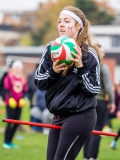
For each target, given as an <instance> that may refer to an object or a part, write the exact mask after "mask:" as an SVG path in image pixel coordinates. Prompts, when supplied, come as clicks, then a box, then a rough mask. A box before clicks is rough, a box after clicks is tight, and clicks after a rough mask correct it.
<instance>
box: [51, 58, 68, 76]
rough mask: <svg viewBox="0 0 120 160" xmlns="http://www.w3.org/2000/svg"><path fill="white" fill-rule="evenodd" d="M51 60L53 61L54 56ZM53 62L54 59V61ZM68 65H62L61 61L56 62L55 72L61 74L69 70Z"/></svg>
mask: <svg viewBox="0 0 120 160" xmlns="http://www.w3.org/2000/svg"><path fill="white" fill-rule="evenodd" d="M51 59H52V56H51ZM52 61H53V59H52ZM67 69H68V68H67V65H66V64H65V63H62V64H59V60H56V61H53V70H54V71H55V72H56V73H60V72H61V71H63V70H67Z"/></svg>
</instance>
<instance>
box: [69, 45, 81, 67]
mask: <svg viewBox="0 0 120 160" xmlns="http://www.w3.org/2000/svg"><path fill="white" fill-rule="evenodd" d="M74 49H75V50H76V52H77V54H75V53H71V54H73V55H74V56H75V58H69V60H71V61H73V62H74V64H75V66H76V67H77V68H81V67H82V66H83V63H82V52H81V48H80V47H79V46H78V45H77V44H76V47H74Z"/></svg>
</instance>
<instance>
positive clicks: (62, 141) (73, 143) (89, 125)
mask: <svg viewBox="0 0 120 160" xmlns="http://www.w3.org/2000/svg"><path fill="white" fill-rule="evenodd" d="M59 121H60V120H59ZM54 124H55V123H54ZM95 124H96V111H95V109H90V110H88V111H85V112H81V113H78V114H76V115H72V116H69V117H68V118H66V119H65V120H64V123H63V125H62V128H61V130H60V136H59V134H58V136H57V137H55V135H54V137H53V139H52V140H51V141H50V142H49V145H48V154H47V155H48V156H47V160H51V159H53V160H63V159H64V160H75V158H76V157H77V155H78V153H79V152H80V150H81V148H82V146H83V144H84V143H85V141H86V139H87V138H88V137H89V136H90V135H91V132H92V130H93V128H94V126H95ZM57 125H58V124H57ZM52 132H53V131H52ZM54 132H58V133H59V131H54ZM50 134H51V132H50ZM54 138H55V146H54ZM51 146H52V147H53V149H54V150H53V151H52V149H51ZM54 147H55V148H54ZM51 152H52V157H50V154H51Z"/></svg>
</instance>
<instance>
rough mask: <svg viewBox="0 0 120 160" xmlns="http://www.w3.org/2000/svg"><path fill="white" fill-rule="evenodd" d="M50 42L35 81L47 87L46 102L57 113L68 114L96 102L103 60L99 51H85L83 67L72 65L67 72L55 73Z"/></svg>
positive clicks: (40, 85)
mask: <svg viewBox="0 0 120 160" xmlns="http://www.w3.org/2000/svg"><path fill="white" fill-rule="evenodd" d="M51 43H52V42H50V43H48V44H47V46H46V48H45V50H44V52H43V55H42V58H41V60H40V63H39V67H38V69H37V70H36V73H35V84H36V86H37V87H38V88H39V89H41V90H46V95H45V98H46V104H47V107H48V109H49V111H50V112H51V113H53V114H55V115H61V116H67V115H71V114H75V113H78V112H81V111H84V110H86V109H90V108H93V107H95V106H96V103H97V102H96V98H95V96H96V95H97V94H98V93H99V91H100V64H99V57H98V54H97V53H96V51H95V50H94V49H93V48H91V47H89V46H88V51H89V52H85V51H82V55H83V56H82V57H83V58H82V62H83V67H81V68H76V67H75V66H72V67H71V68H70V69H69V70H68V72H67V74H66V75H65V76H63V75H62V73H55V72H54V70H53V62H52V60H51V55H50V47H51Z"/></svg>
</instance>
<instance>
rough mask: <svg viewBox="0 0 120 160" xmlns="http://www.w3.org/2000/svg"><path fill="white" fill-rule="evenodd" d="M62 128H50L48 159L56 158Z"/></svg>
mask: <svg viewBox="0 0 120 160" xmlns="http://www.w3.org/2000/svg"><path fill="white" fill-rule="evenodd" d="M59 135H60V130H57V129H50V131H49V137H48V146H47V160H54V157H55V153H56V149H57V145H58V141H59Z"/></svg>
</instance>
